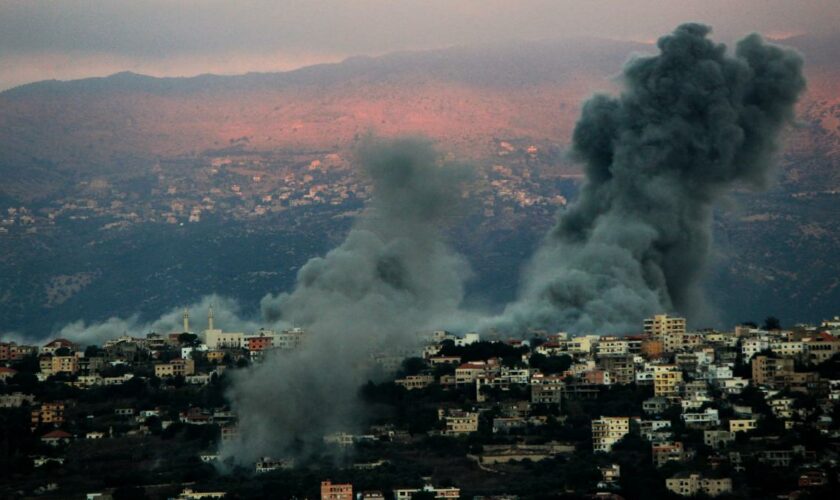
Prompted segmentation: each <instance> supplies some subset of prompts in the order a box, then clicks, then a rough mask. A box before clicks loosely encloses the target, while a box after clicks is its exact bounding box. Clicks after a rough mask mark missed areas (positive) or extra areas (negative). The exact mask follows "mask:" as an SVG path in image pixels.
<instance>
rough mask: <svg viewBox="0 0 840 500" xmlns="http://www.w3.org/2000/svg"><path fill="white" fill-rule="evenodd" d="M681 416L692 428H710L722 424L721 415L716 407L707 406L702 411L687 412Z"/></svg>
mask: <svg viewBox="0 0 840 500" xmlns="http://www.w3.org/2000/svg"><path fill="white" fill-rule="evenodd" d="M680 418H681V419H682V420H683V422H685V426H686V427H688V428H690V429H708V428H710V427H717V426H718V425H719V424H720V416H719V414H718V411H717V410H716V409H714V408H706V409H705V410H704V411H702V412H686V413H683V414H682V415H680Z"/></svg>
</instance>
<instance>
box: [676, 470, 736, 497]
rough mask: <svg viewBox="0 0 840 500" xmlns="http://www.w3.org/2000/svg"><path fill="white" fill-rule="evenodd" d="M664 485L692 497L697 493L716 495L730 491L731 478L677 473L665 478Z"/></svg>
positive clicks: (679, 493)
mask: <svg viewBox="0 0 840 500" xmlns="http://www.w3.org/2000/svg"><path fill="white" fill-rule="evenodd" d="M665 487H666V488H668V490H669V491H671V492H673V493H676V494H677V495H680V496H684V497H693V496H696V495H697V494H699V493H703V494H706V495H708V496H710V497H716V496H719V495H722V494H724V493H731V492H732V479H731V478H728V477H724V478H706V477H703V476H702V475H700V474H696V473H693V474H692V473H685V472H683V473H679V474H677V475H676V476H674V477H671V478H668V479H666V480H665Z"/></svg>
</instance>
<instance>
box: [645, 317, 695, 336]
mask: <svg viewBox="0 0 840 500" xmlns="http://www.w3.org/2000/svg"><path fill="white" fill-rule="evenodd" d="M644 327H645V333H646V334H648V335H652V336H659V335H663V334H666V333H679V334H683V333H685V318H677V317H674V316H668V315H667V314H657V315H655V316H654V317H652V318H647V319H645V321H644Z"/></svg>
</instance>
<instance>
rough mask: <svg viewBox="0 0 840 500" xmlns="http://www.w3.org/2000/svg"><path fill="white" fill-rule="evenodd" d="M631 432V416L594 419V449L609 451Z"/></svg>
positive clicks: (596, 450)
mask: <svg viewBox="0 0 840 500" xmlns="http://www.w3.org/2000/svg"><path fill="white" fill-rule="evenodd" d="M629 432H630V418H629V417H601V418H600V419H597V420H593V421H592V449H593V450H594V451H595V452H599V451H601V452H604V453H608V452H610V451H611V450H612V447H613V445H614V444H615V443H617V442H619V441H620V440H621V439H622V438H623V437H624V436H626V435H627V434H628V433H629Z"/></svg>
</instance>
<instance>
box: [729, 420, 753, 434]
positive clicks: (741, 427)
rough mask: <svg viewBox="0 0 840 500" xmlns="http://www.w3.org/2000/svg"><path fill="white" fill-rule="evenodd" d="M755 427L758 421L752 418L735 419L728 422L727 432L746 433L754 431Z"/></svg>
mask: <svg viewBox="0 0 840 500" xmlns="http://www.w3.org/2000/svg"><path fill="white" fill-rule="evenodd" d="M757 425H758V421H757V420H756V419H754V418H736V419H732V420H730V421H729V432H731V433H733V434H736V433H738V432H748V431H752V430H755V428H756V426H757Z"/></svg>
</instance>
